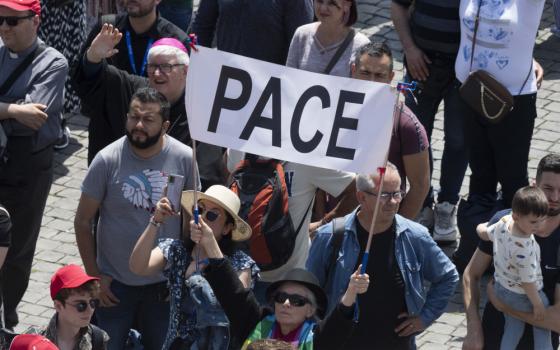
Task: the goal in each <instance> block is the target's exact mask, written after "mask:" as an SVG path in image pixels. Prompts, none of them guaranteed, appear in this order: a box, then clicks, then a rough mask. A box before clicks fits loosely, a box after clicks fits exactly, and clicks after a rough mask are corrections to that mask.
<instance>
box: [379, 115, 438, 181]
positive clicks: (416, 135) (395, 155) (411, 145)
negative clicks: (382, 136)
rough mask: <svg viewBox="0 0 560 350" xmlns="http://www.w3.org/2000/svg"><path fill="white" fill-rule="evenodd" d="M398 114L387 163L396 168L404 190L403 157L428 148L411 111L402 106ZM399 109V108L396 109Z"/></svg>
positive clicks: (426, 141)
mask: <svg viewBox="0 0 560 350" xmlns="http://www.w3.org/2000/svg"><path fill="white" fill-rule="evenodd" d="M401 106H402V111H401V112H400V113H398V114H397V115H398V117H397V118H398V119H397V122H396V123H395V127H394V128H393V135H392V136H391V146H390V147H389V161H390V162H391V163H393V164H395V166H396V167H397V169H398V170H399V174H400V175H401V187H402V188H403V190H404V189H406V169H405V167H404V160H403V156H408V155H413V154H418V153H421V152H423V151H425V150H426V149H427V148H428V147H429V145H430V144H429V142H428V135H427V134H426V129H424V126H423V125H422V123H420V121H419V120H418V118H416V116H415V115H414V114H413V113H412V111H411V110H410V109H409V108H408V107H406V106H405V105H404V104H402V105H401ZM397 108H399V109H400V107H397Z"/></svg>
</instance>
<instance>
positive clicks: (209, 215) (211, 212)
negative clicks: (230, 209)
mask: <svg viewBox="0 0 560 350" xmlns="http://www.w3.org/2000/svg"><path fill="white" fill-rule="evenodd" d="M193 211H194V208H193ZM198 214H199V215H200V216H202V217H204V219H205V221H208V222H214V221H216V219H218V218H219V217H220V215H221V213H220V212H219V211H218V210H217V209H208V210H206V208H204V207H203V206H200V205H199V206H198Z"/></svg>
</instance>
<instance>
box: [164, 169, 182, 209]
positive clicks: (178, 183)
mask: <svg viewBox="0 0 560 350" xmlns="http://www.w3.org/2000/svg"><path fill="white" fill-rule="evenodd" d="M183 182H184V177H183V176H181V175H173V174H171V175H169V176H168V177H167V199H169V201H170V202H171V207H172V209H173V211H174V212H176V213H178V212H180V211H181V193H182V192H183Z"/></svg>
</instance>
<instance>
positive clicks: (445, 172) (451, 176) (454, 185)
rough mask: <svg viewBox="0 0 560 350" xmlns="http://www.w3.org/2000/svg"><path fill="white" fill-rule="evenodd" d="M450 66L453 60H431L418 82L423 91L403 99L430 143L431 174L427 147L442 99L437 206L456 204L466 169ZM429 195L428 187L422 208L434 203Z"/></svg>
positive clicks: (452, 70)
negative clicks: (420, 81) (426, 76)
mask: <svg viewBox="0 0 560 350" xmlns="http://www.w3.org/2000/svg"><path fill="white" fill-rule="evenodd" d="M453 65H454V61H448V60H446V61H445V62H439V60H438V59H437V57H432V64H431V65H430V75H429V77H428V79H427V80H426V81H425V82H423V83H422V86H423V87H424V88H419V89H418V91H417V92H416V93H415V97H416V100H415V99H414V98H413V97H412V95H411V94H406V98H405V103H406V106H407V107H408V108H410V109H411V110H412V112H413V113H414V114H415V115H416V117H417V118H418V120H420V123H422V125H423V126H424V128H425V129H426V134H427V135H428V140H429V141H430V172H431V173H433V166H434V163H433V158H432V147H431V139H432V131H433V129H434V120H435V117H436V113H437V111H438V108H439V105H440V103H441V101H442V100H443V101H444V103H445V105H444V117H443V131H444V147H443V155H442V158H441V175H440V179H439V186H440V191H439V194H438V203H442V202H449V203H451V204H455V203H457V202H458V201H459V192H460V191H461V185H462V183H463V178H464V177H465V171H466V170H467V153H466V148H465V142H464V136H463V120H462V119H461V118H462V115H461V114H460V113H459V111H458V109H457V100H459V99H460V96H459V94H458V90H457V88H456V86H455V85H456V84H457V83H458V82H457V81H456V80H455V71H454V69H453ZM405 80H406V81H411V80H412V78H411V77H410V75H408V74H407V75H406V76H405ZM433 192H434V191H433V189H432V188H431V186H430V191H429V192H428V196H427V197H426V200H425V202H424V207H431V206H432V204H433V203H434V194H433Z"/></svg>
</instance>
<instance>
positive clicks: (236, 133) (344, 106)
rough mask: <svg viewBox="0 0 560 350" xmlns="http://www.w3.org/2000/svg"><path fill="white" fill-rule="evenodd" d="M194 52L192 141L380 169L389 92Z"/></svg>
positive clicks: (189, 92)
mask: <svg viewBox="0 0 560 350" xmlns="http://www.w3.org/2000/svg"><path fill="white" fill-rule="evenodd" d="M197 48H198V52H195V51H194V50H193V51H192V56H191V60H190V65H189V72H188V74H187V87H186V93H185V105H186V108H187V115H188V119H189V128H190V132H191V136H192V138H193V139H195V140H197V141H202V142H206V143H210V144H214V145H219V146H222V147H228V148H232V149H236V150H240V151H243V152H249V153H254V154H259V155H262V156H266V157H270V158H275V159H282V160H288V161H291V162H296V163H302V164H308V165H312V166H318V167H322V168H331V169H339V170H346V171H352V172H359V173H371V172H372V171H374V170H375V169H376V168H377V167H379V166H382V165H383V164H384V161H385V156H386V154H387V150H388V148H389V143H390V139H391V131H392V126H393V110H394V107H393V106H394V104H395V98H396V95H395V92H393V91H392V88H391V87H390V86H389V85H386V84H379V83H373V82H369V81H362V80H357V79H350V78H341V77H334V76H329V75H325V74H317V73H311V72H307V71H303V70H299V69H294V68H289V67H285V66H281V65H277V64H272V63H268V62H264V61H259V60H255V59H252V58H247V57H243V56H239V55H234V54H230V53H226V52H222V51H218V50H213V49H208V48H205V47H201V46H198V47H197Z"/></svg>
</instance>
